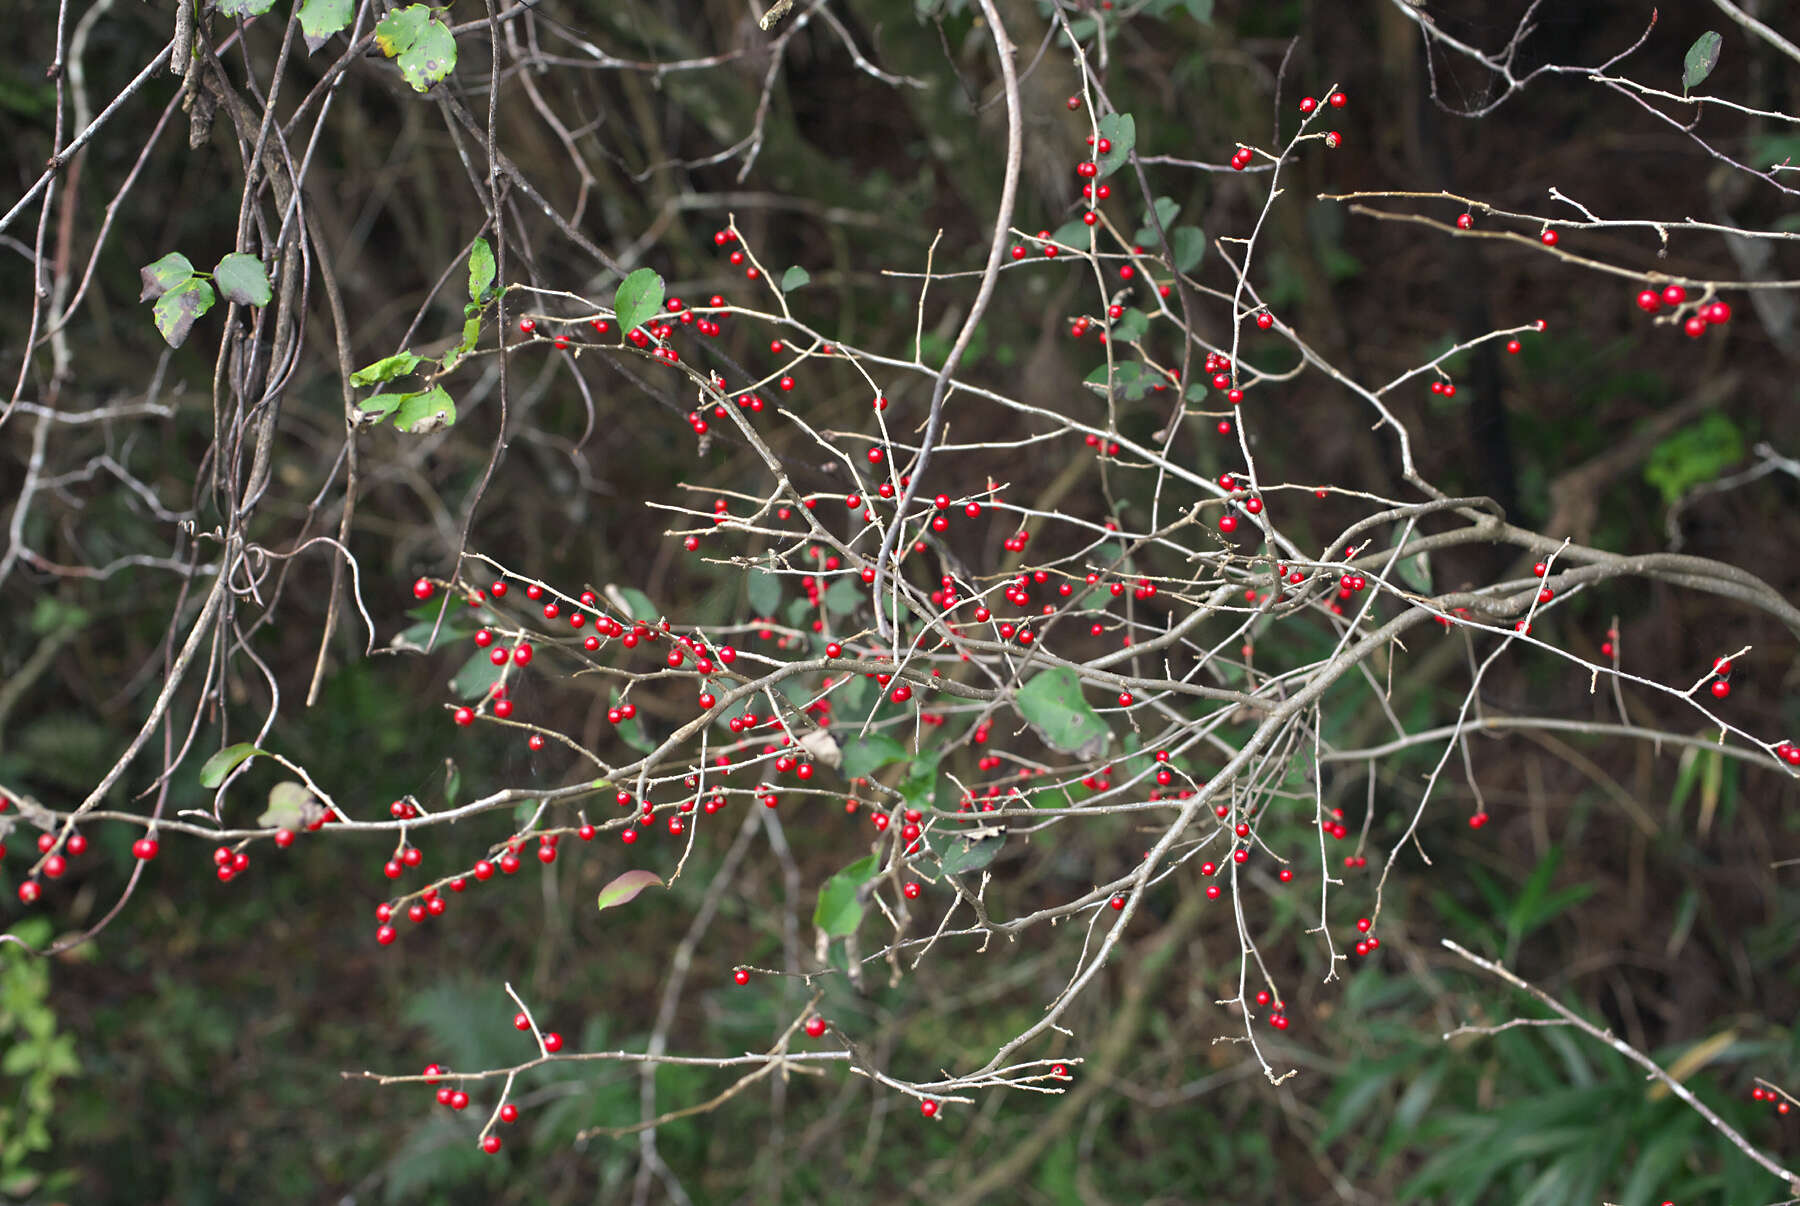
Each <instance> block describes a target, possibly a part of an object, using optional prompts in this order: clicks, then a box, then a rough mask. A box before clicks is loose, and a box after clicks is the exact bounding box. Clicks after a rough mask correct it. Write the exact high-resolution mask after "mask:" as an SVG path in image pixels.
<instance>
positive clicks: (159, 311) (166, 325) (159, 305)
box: [151, 277, 213, 348]
mask: <svg viewBox="0 0 1800 1206" xmlns="http://www.w3.org/2000/svg"><path fill="white" fill-rule="evenodd" d="M212 307H213V291H212V286H211V285H209V284H207V283H206V282H205V281H203V280H199V279H197V278H195V277H189V278H188V279H187V280H185V281H182V282H181V283H180V284H179V285H176V286H175V287H174V288H173V289H171V290H169V291H168V292H167V293H165V294H163V295H162V296H161V297H159V298H157V299H156V305H155V306H154V307H153V308H152V309H151V314H152V316H153V317H154V318H155V319H156V329H157V330H158V331H160V332H162V337H163V339H164V340H165V341H166V342H167V343H168V345H169V346H170V347H172V348H178V347H180V346H181V345H182V344H183V343H185V342H187V337H188V332H189V331H191V330H193V329H194V323H195V322H196V321H198V320H199V318H200V316H201V315H202V314H204V313H206V312H207V311H208V310H210V309H212Z"/></svg>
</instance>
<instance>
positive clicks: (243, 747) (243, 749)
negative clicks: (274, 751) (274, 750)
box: [200, 741, 269, 787]
mask: <svg viewBox="0 0 1800 1206" xmlns="http://www.w3.org/2000/svg"><path fill="white" fill-rule="evenodd" d="M268 752H269V751H267V750H264V749H258V748H257V747H256V746H254V745H252V744H250V743H249V742H248V741H240V742H238V743H237V744H236V745H228V746H226V747H225V748H224V749H222V750H220V751H219V752H218V753H216V754H214V755H213V756H212V757H210V758H208V759H207V760H206V762H205V764H204V765H202V766H201V767H200V786H201V787H217V786H218V785H219V784H221V783H223V782H225V776H226V775H229V774H230V773H231V772H232V771H234V770H236V769H237V768H238V765H239V764H240V763H243V762H247V761H249V760H250V759H251V758H254V757H256V756H257V755H258V754H267V753H268Z"/></svg>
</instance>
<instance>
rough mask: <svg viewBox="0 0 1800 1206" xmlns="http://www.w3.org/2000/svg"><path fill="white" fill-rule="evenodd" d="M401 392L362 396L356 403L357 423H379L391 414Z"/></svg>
mask: <svg viewBox="0 0 1800 1206" xmlns="http://www.w3.org/2000/svg"><path fill="white" fill-rule="evenodd" d="M404 396H405V395H403V394H376V395H375V396H374V397H372V398H364V399H363V400H362V401H361V402H358V403H357V404H356V418H357V422H359V423H379V422H380V421H381V420H383V419H385V418H387V417H388V416H389V415H391V414H393V413H394V411H395V410H396V409H397V408H398V407H399V405H400V399H401V398H402V397H404Z"/></svg>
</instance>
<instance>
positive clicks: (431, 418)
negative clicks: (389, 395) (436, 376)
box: [394, 385, 456, 435]
mask: <svg viewBox="0 0 1800 1206" xmlns="http://www.w3.org/2000/svg"><path fill="white" fill-rule="evenodd" d="M455 423H456V403H455V402H452V401H451V400H450V395H449V394H448V393H445V392H444V387H443V386H441V385H434V386H432V387H431V388H430V389H428V390H426V391H424V392H423V393H417V394H401V395H400V406H399V409H397V410H396V411H395V412H394V426H395V427H398V428H399V429H400V430H401V431H404V432H407V433H409V434H411V435H430V434H431V433H432V432H434V431H442V430H444V428H446V427H450V426H453V425H454V424H455Z"/></svg>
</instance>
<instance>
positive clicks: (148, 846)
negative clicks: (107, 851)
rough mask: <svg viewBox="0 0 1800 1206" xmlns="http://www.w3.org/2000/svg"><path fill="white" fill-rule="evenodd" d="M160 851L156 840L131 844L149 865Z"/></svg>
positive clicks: (137, 855) (136, 854) (147, 838)
mask: <svg viewBox="0 0 1800 1206" xmlns="http://www.w3.org/2000/svg"><path fill="white" fill-rule="evenodd" d="M282 832H283V833H286V832H287V831H286V830H285V829H284V830H282ZM289 840H290V841H291V840H292V838H291V837H290V839H289ZM158 849H160V847H158V846H157V844H156V839H155V838H149V837H144V838H139V839H138V840H137V841H135V842H133V843H131V853H132V855H133V856H134V857H136V858H137V859H138V860H139V861H141V862H146V863H147V862H149V861H150V860H151V859H153V858H155V857H156V853H157V850H158Z"/></svg>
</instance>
